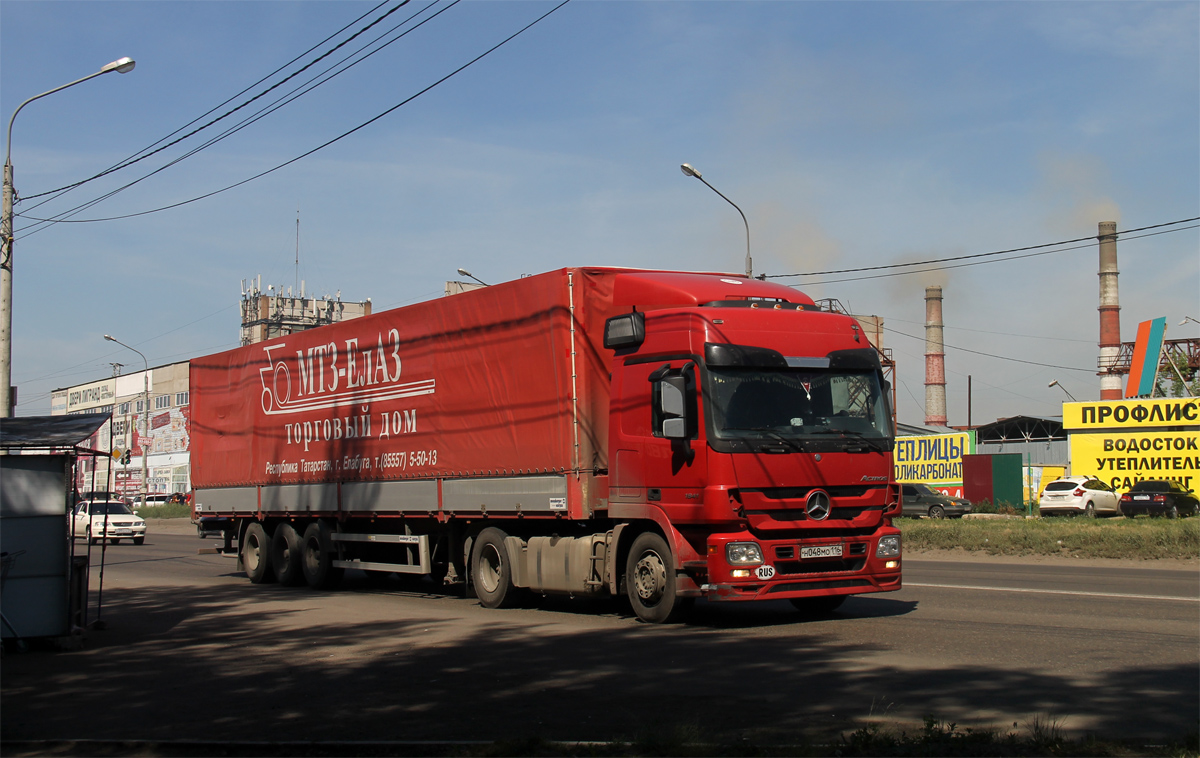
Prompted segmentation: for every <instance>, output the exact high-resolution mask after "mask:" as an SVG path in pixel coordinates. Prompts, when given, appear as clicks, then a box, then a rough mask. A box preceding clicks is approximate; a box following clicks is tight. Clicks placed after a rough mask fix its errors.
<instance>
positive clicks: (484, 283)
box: [458, 268, 490, 287]
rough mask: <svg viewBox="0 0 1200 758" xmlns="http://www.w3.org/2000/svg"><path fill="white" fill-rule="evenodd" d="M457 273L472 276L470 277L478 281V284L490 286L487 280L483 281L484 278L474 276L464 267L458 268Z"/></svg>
mask: <svg viewBox="0 0 1200 758" xmlns="http://www.w3.org/2000/svg"><path fill="white" fill-rule="evenodd" d="M458 273H459V276H469V277H471V278H472V279H474V280H475V281H477V282H479V283H480V284H482V285H483V286H484V287H488V286H490V285H489V284H488V283H487V282H485V281H484V280H482V279H480V278H479V277H477V276H475V275H474V274H472V273H471V272H470V271H467V270H466V269H465V268H460V269H459V270H458Z"/></svg>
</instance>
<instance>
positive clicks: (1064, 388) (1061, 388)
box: [1046, 379, 1079, 403]
mask: <svg viewBox="0 0 1200 758" xmlns="http://www.w3.org/2000/svg"><path fill="white" fill-rule="evenodd" d="M1046 386H1047V387H1058V388H1059V389H1060V390H1062V391H1063V392H1067V388H1066V387H1064V386H1062V385H1061V384H1059V383H1058V380H1057V379H1055V380H1054V381H1052V382H1050V383H1049V384H1047V385H1046ZM1067 397H1069V398H1071V402H1074V403H1078V402H1079V401H1078V400H1076V399H1075V396H1074V395H1072V394H1071V393H1070V392H1067Z"/></svg>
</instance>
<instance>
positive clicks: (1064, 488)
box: [1038, 476, 1121, 517]
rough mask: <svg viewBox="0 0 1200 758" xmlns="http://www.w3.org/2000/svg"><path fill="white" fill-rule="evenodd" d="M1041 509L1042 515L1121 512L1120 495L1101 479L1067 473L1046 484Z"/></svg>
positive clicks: (1087, 514)
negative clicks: (1065, 475) (1068, 474)
mask: <svg viewBox="0 0 1200 758" xmlns="http://www.w3.org/2000/svg"><path fill="white" fill-rule="evenodd" d="M1038 510H1039V511H1040V512H1041V514H1042V515H1043V516H1079V515H1084V516H1089V517H1095V516H1098V515H1100V514H1102V513H1103V514H1108V515H1112V516H1116V515H1118V514H1120V512H1121V496H1120V495H1118V494H1117V493H1116V492H1115V491H1113V489H1112V487H1109V486H1108V485H1107V484H1105V483H1104V482H1102V481H1100V480H1099V479H1093V478H1092V477H1088V476H1067V477H1063V478H1062V479H1056V480H1055V481H1053V482H1050V483H1049V484H1047V485H1046V489H1044V490H1042V497H1041V499H1040V500H1039V501H1038Z"/></svg>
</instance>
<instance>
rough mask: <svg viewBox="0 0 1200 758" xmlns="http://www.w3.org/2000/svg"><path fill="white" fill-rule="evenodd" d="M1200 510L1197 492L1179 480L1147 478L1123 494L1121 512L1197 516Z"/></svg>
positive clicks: (1173, 516)
mask: <svg viewBox="0 0 1200 758" xmlns="http://www.w3.org/2000/svg"><path fill="white" fill-rule="evenodd" d="M1197 510H1200V499H1197V498H1196V493H1194V492H1192V491H1191V490H1189V489H1187V488H1186V487H1184V486H1183V485H1182V484H1180V483H1179V482H1171V481H1166V480H1163V479H1147V480H1146V481H1144V482H1138V483H1136V484H1134V485H1133V486H1132V487H1130V488H1129V491H1128V492H1126V493H1125V494H1124V495H1122V496H1121V513H1123V514H1125V515H1126V516H1129V517H1133V516H1136V515H1137V514H1139V513H1145V514H1146V515H1147V516H1167V517H1168V518H1179V517H1180V516H1195V515H1196V512H1197Z"/></svg>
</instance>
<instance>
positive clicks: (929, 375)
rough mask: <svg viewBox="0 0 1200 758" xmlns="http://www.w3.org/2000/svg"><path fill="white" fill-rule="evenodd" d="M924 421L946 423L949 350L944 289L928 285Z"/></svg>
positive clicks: (927, 422)
mask: <svg viewBox="0 0 1200 758" xmlns="http://www.w3.org/2000/svg"><path fill="white" fill-rule="evenodd" d="M925 424H926V426H946V349H945V344H944V343H943V342H942V288H941V287H938V286H937V285H934V286H931V287H926V288H925Z"/></svg>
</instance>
